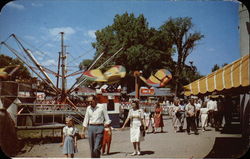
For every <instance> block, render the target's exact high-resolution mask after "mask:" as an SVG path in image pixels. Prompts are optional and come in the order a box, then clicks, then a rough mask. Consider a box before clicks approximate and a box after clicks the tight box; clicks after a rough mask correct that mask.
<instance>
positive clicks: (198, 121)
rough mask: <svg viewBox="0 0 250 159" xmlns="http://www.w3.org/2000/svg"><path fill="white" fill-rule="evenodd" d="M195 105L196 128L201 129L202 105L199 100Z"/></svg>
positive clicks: (196, 100)
mask: <svg viewBox="0 0 250 159" xmlns="http://www.w3.org/2000/svg"><path fill="white" fill-rule="evenodd" d="M194 105H195V110H196V112H195V121H196V126H197V128H198V127H200V126H199V123H200V109H201V104H200V102H199V100H198V99H195V103H194Z"/></svg>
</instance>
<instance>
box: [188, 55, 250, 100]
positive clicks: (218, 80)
mask: <svg viewBox="0 0 250 159" xmlns="http://www.w3.org/2000/svg"><path fill="white" fill-rule="evenodd" d="M249 55H250V54H247V55H245V56H243V57H242V58H240V59H238V60H236V61H234V62H233V63H231V64H228V65H226V66H224V67H223V68H221V69H219V70H217V71H215V72H212V73H211V74H209V75H207V76H205V77H202V78H200V79H198V80H196V81H194V82H192V83H190V84H188V85H186V86H184V90H185V92H184V94H185V95H186V96H190V95H198V94H205V93H211V92H214V91H222V90H224V89H231V88H237V87H240V86H242V87H247V86H249V85H250V79H249V78H250V73H249V71H250V69H249V58H250V56H249Z"/></svg>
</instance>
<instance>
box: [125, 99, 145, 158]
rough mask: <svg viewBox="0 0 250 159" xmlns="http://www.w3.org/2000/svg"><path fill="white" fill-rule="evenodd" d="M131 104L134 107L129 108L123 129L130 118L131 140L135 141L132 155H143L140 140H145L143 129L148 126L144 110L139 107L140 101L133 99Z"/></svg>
mask: <svg viewBox="0 0 250 159" xmlns="http://www.w3.org/2000/svg"><path fill="white" fill-rule="evenodd" d="M131 106H132V109H130V110H129V114H128V117H127V119H126V121H125V123H124V124H123V126H122V130H123V129H124V128H125V125H126V124H127V123H128V121H129V120H130V141H131V142H132V143H133V147H134V152H133V153H132V154H131V155H132V156H134V155H141V147H140V142H141V141H143V140H144V135H143V131H144V130H145V129H146V128H145V121H144V117H143V111H142V110H141V109H139V103H138V102H136V101H133V102H132V104H131Z"/></svg>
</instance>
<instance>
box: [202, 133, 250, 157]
mask: <svg viewBox="0 0 250 159" xmlns="http://www.w3.org/2000/svg"><path fill="white" fill-rule="evenodd" d="M248 143H249V141H248V140H247V139H243V138H239V137H238V138H237V137H216V138H215V143H214V146H213V148H212V150H211V151H210V152H209V153H208V154H207V155H206V156H205V157H204V158H239V157H242V156H244V155H245V154H246V152H247V151H248V149H249V147H248Z"/></svg>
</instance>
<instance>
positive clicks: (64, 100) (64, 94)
mask: <svg viewBox="0 0 250 159" xmlns="http://www.w3.org/2000/svg"><path fill="white" fill-rule="evenodd" d="M60 34H61V58H62V65H61V67H62V95H61V98H62V99H61V101H62V102H63V103H65V102H66V88H65V86H66V81H65V59H66V56H65V52H64V44H63V35H64V32H60Z"/></svg>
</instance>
